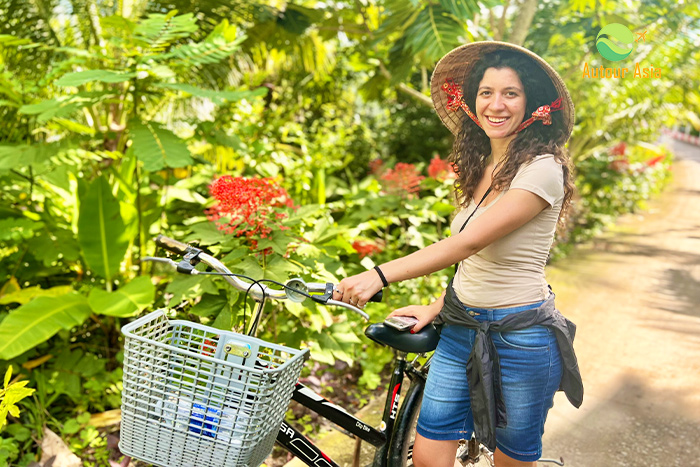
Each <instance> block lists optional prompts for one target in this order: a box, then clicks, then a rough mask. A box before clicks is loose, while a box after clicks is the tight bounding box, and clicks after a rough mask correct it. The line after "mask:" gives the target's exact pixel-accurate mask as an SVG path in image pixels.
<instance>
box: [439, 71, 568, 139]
mask: <svg viewBox="0 0 700 467" xmlns="http://www.w3.org/2000/svg"><path fill="white" fill-rule="evenodd" d="M442 90H443V91H445V93H447V104H445V108H446V109H447V110H451V111H453V112H454V111H457V110H459V109H462V110H464V111H465V112H466V113H467V115H469V118H471V119H472V121H473V122H474V123H476V125H477V126H478V127H479V128H481V129H483V128H484V127H483V126H482V125H481V122H480V121H479V119H478V118H477V116H476V115H475V114H474V112H472V111H471V109H470V108H469V106H468V105H467V103H466V102H464V93H463V92H462V86H460V85H459V84H457V83H455V82H454V81H453V80H452V79H451V78H447V79H446V80H445V83H444V84H443V85H442ZM561 102H562V101H561V97H558V98H557V99H556V100H554V101H553V102H552V103H551V104H549V105H542V106H540V107H538V108H537V110H535V111H534V112H532V116H531V117H530V118H528V119H527V120H525V121H524V122H523V123H521V124H520V125H519V126H518V128H516V129H515V131H513V132H512V133H510V134H509V135H508V136H512V135H514V134H516V133H520V132H521V131H522V130H524V129H525V128H527V127H529V126H530V125H532V124H533V123H535V122H536V121H537V120H541V121H542V124H543V125H551V124H552V112H555V111H557V110H561V109H562V105H561Z"/></svg>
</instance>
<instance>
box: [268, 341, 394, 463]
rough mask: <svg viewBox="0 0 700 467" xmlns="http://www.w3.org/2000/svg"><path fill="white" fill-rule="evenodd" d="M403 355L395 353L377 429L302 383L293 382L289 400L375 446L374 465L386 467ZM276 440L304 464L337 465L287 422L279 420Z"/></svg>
mask: <svg viewBox="0 0 700 467" xmlns="http://www.w3.org/2000/svg"><path fill="white" fill-rule="evenodd" d="M405 357H406V356H405V354H403V353H399V355H398V357H397V359H396V364H395V365H394V371H393V373H392V375H391V381H390V383H389V389H388V391H387V397H386V402H385V404H384V415H383V416H382V423H381V425H380V427H379V430H377V429H375V428H373V427H371V426H369V425H367V424H366V423H365V422H363V421H362V420H360V419H359V418H357V417H355V416H353V415H351V414H349V413H348V412H347V411H346V410H345V409H343V408H342V407H339V406H337V405H335V404H333V403H332V402H330V401H329V400H328V399H326V398H324V397H323V396H321V395H319V394H317V393H316V392H314V391H313V390H311V389H309V388H308V387H307V386H305V385H303V384H302V383H297V384H296V387H295V388H294V394H293V395H292V399H294V400H295V401H297V402H298V403H300V404H301V405H303V406H304V407H308V408H309V409H311V410H313V411H314V412H316V413H318V414H319V415H321V416H322V417H323V418H325V419H327V420H330V421H331V422H333V423H335V424H336V425H338V426H339V427H341V428H342V429H344V430H346V431H348V432H349V433H351V434H353V435H355V436H356V437H358V438H360V439H361V440H363V441H367V442H368V443H370V444H372V445H373V446H376V447H377V454H376V455H375V458H374V459H375V460H374V466H375V467H386V465H387V451H388V449H389V443H388V442H387V441H389V440H388V439H387V436H390V435H391V433H393V431H394V423H395V422H396V416H397V412H398V407H399V399H400V398H401V385H402V381H403V374H404V372H405V371H406V358H405ZM277 442H278V443H279V444H281V445H282V446H284V447H285V449H287V450H288V451H290V452H291V453H292V454H294V455H295V456H296V457H298V458H299V459H300V460H302V461H303V462H304V463H305V464H306V465H310V466H317V467H321V466H323V467H326V466H329V467H340V466H339V465H338V464H337V463H335V462H334V461H333V460H332V459H331V458H330V457H328V456H327V455H326V454H324V453H323V451H321V450H320V449H319V448H318V447H317V446H316V445H315V444H314V443H313V442H312V441H311V440H309V439H308V438H306V437H305V436H304V435H302V434H301V433H299V431H297V430H295V429H294V428H293V427H292V426H290V425H289V424H288V423H282V426H281V427H280V431H279V433H278V434H277Z"/></svg>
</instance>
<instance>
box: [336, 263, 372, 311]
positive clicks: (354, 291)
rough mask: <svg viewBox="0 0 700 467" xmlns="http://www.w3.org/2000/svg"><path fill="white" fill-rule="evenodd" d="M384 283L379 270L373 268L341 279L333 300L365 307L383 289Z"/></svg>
mask: <svg viewBox="0 0 700 467" xmlns="http://www.w3.org/2000/svg"><path fill="white" fill-rule="evenodd" d="M382 285H383V284H382V280H381V278H380V277H379V274H377V271H375V270H373V269H371V270H369V271H365V272H362V273H360V274H357V275H354V276H350V277H346V278H345V279H343V280H342V281H340V284H338V285H337V286H336V287H335V290H334V291H333V300H338V301H341V302H345V303H349V304H351V305H355V306H356V307H358V308H363V307H364V306H365V304H366V303H367V302H368V301H369V299H370V298H372V296H373V295H374V294H376V293H377V292H379V291H380V290H381V289H382Z"/></svg>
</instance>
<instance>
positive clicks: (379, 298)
mask: <svg viewBox="0 0 700 467" xmlns="http://www.w3.org/2000/svg"><path fill="white" fill-rule="evenodd" d="M383 297H384V291H383V290H380V291H379V292H377V293H376V294H374V295H372V298H370V299H369V301H370V302H381V301H382V298H383Z"/></svg>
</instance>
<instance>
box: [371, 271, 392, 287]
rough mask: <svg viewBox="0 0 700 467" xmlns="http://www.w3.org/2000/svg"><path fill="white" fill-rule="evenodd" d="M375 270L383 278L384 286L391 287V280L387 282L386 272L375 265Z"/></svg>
mask: <svg viewBox="0 0 700 467" xmlns="http://www.w3.org/2000/svg"><path fill="white" fill-rule="evenodd" d="M374 270H375V271H377V274H379V278H380V279H381V280H382V284H384V287H389V282H387V280H386V277H384V273H383V272H382V270H381V269H379V266H375V267H374Z"/></svg>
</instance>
